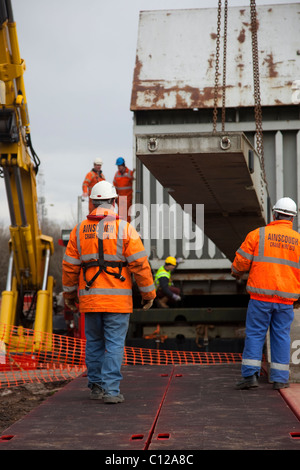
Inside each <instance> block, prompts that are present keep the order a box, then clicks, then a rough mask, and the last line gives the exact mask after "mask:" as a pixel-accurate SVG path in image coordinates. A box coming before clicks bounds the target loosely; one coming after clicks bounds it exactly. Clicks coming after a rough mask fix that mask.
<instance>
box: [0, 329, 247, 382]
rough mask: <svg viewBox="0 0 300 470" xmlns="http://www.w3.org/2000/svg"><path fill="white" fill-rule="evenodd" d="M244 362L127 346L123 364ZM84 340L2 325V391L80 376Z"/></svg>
mask: <svg viewBox="0 0 300 470" xmlns="http://www.w3.org/2000/svg"><path fill="white" fill-rule="evenodd" d="M236 362H241V354H238V353H205V352H192V351H169V350H162V349H146V348H134V347H129V346H126V347H125V350H124V360H123V364H124V365H168V364H182V365H184V364H200V365H201V364H220V363H236ZM85 369H86V366H85V340H83V339H80V338H73V337H70V336H62V335H57V334H48V333H43V332H36V331H34V330H30V329H26V328H23V327H15V326H7V325H4V324H0V388H3V387H12V386H17V385H21V384H24V383H28V382H50V381H51V382H54V381H57V380H68V379H72V378H75V377H77V376H79V375H81V374H82V373H83V372H84V371H85Z"/></svg>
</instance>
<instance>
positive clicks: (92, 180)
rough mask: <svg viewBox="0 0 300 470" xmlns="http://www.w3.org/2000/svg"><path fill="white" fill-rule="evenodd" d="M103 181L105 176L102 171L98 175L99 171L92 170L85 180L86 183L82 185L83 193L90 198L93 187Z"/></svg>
mask: <svg viewBox="0 0 300 470" xmlns="http://www.w3.org/2000/svg"><path fill="white" fill-rule="evenodd" d="M103 180H105V176H104V174H103V173H102V171H100V172H99V173H98V171H96V170H94V169H92V170H91V171H89V172H88V173H87V175H86V177H85V178H84V182H83V183H82V191H83V192H84V193H85V194H87V195H88V196H90V194H91V191H92V188H93V186H95V184H96V183H99V181H103Z"/></svg>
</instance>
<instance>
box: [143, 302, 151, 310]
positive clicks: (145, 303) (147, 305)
mask: <svg viewBox="0 0 300 470" xmlns="http://www.w3.org/2000/svg"><path fill="white" fill-rule="evenodd" d="M152 305H153V299H151V300H143V310H149V308H151V307H152Z"/></svg>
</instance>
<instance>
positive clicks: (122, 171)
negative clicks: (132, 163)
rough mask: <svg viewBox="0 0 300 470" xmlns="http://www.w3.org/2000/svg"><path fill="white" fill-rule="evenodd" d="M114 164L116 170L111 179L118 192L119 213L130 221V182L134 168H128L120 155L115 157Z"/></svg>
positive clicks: (131, 181)
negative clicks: (116, 167)
mask: <svg viewBox="0 0 300 470" xmlns="http://www.w3.org/2000/svg"><path fill="white" fill-rule="evenodd" d="M116 165H117V166H118V171H117V172H116V174H115V176H114V180H113V185H114V186H115V188H116V190H117V193H118V200H117V204H118V208H119V215H120V216H121V217H122V218H124V219H125V220H127V221H128V222H130V220H131V218H130V215H129V209H130V207H131V205H132V183H133V179H134V170H129V169H128V168H127V166H126V164H125V160H124V158H122V157H119V158H117V161H116Z"/></svg>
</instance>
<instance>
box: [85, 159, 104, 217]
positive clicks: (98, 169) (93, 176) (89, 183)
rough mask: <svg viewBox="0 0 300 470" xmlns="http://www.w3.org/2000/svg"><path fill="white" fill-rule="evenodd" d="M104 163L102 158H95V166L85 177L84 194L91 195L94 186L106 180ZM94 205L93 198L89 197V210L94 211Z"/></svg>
mask: <svg viewBox="0 0 300 470" xmlns="http://www.w3.org/2000/svg"><path fill="white" fill-rule="evenodd" d="M102 165H103V161H102V159H101V158H95V160H94V166H93V168H92V169H91V171H89V172H88V173H87V175H86V177H85V178H84V182H83V183H82V196H83V197H89V196H90V194H91V191H92V188H93V186H95V184H96V183H99V182H100V181H103V180H105V176H104V174H103V172H102ZM93 209H94V206H93V204H92V201H91V199H89V212H92V210H93Z"/></svg>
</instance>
